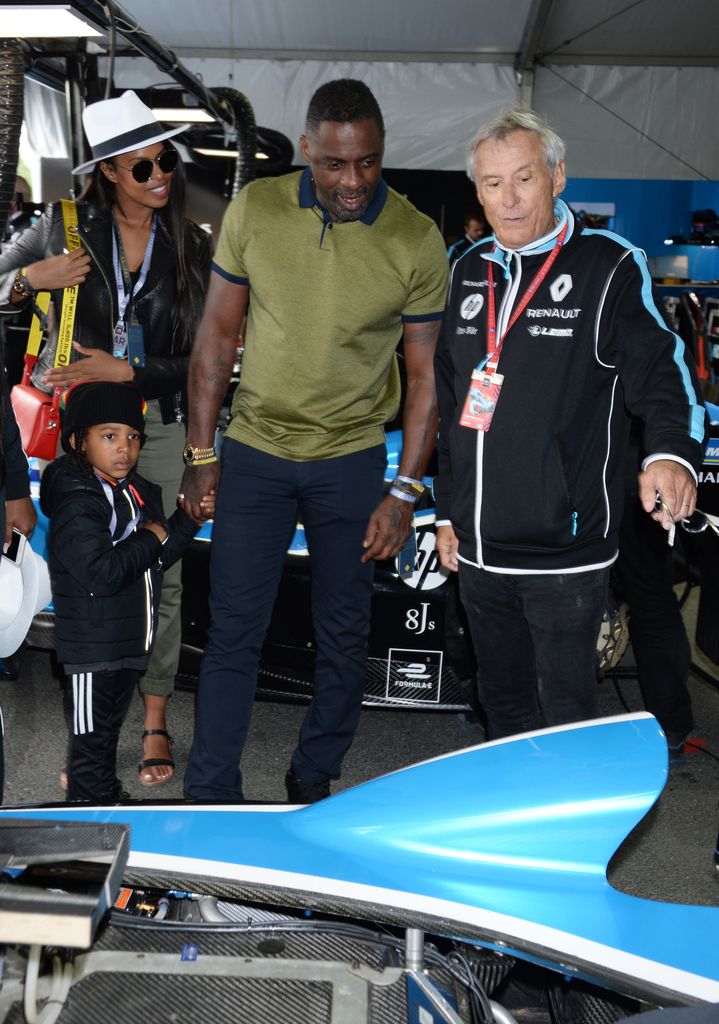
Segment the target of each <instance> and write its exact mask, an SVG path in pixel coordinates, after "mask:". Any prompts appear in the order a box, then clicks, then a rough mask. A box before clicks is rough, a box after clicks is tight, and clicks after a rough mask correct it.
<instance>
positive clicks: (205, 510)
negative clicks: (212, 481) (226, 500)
mask: <svg viewBox="0 0 719 1024" xmlns="http://www.w3.org/2000/svg"><path fill="white" fill-rule="evenodd" d="M216 498H217V491H214V490H212V491H210V492H209V493H208V494H206V495H205V496H204V497H202V498H200V509H201V510H202V518H203V519H214V518H215V499H216Z"/></svg>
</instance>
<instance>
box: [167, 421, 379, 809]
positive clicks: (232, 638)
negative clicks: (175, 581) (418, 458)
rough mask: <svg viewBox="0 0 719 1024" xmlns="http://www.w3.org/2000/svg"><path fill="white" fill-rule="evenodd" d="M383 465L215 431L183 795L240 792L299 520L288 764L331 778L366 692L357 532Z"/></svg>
mask: <svg viewBox="0 0 719 1024" xmlns="http://www.w3.org/2000/svg"><path fill="white" fill-rule="evenodd" d="M385 463H386V452H385V447H384V445H378V446H376V447H373V448H369V449H366V450H365V451H362V452H356V453H353V454H351V455H345V456H341V457H339V458H334V459H322V460H318V461H315V462H292V461H289V460H287V459H280V458H277V457H275V456H273V455H267V454H265V453H264V452H260V451H257V450H256V449H254V448H251V447H248V446H247V445H243V444H240V443H238V442H237V441H233V440H230V439H226V440H225V442H224V445H223V452H222V475H221V478H220V485H219V489H218V495H217V509H216V516H215V522H214V526H213V531H212V552H211V558H210V611H211V618H212V624H211V627H210V633H209V639H208V643H207V646H206V648H205V652H204V655H203V659H202V669H201V672H200V681H199V686H198V696H197V723H196V730H195V739H194V743H193V746H192V751H191V754H190V760H189V763H188V767H187V773H186V776H185V792H186V793H187V795H188V796H191V797H194V798H197V799H216V800H241V799H243V792H242V775H241V772H240V768H239V762H240V757H241V754H242V748H243V745H244V743H245V739H246V737H247V731H248V728H249V724H250V715H251V711H252V702H253V700H254V696H255V688H256V685H257V670H258V666H259V658H260V652H261V649H262V643H263V641H264V638H265V635H266V633H267V628H268V626H269V623H270V618H271V615H272V608H273V605H274V602H275V597H276V595H277V589H278V587H279V583H280V579H281V576H282V570H283V566H284V561H285V553H286V551H287V548H288V545H289V543H290V540H291V538H292V535H293V533H294V530H295V527H296V524H297V521H298V519H299V520H301V521H302V523H303V525H304V528H305V534H306V537H307V545H308V549H309V552H310V572H311V602H312V620H313V624H314V631H315V640H316V647H317V659H316V664H315V680H314V692H313V697H312V701H311V703H310V706H309V709H308V712H307V715H306V716H305V719H304V722H303V725H302V728H301V730H300V736H299V742H298V745H297V749H296V750H295V753H294V755H293V757H292V763H291V768H292V770H293V772H294V773H295V775H297V776H298V777H299V778H301V779H303V780H305V779H306V780H308V781H315V780H324V779H327V778H338V777H339V774H340V767H341V763H342V758H343V757H344V755H345V753H346V751H347V749H348V747H349V746H350V744H351V742H352V738H353V736H354V732H355V728H356V726H357V720H358V718H359V713H360V708H361V703H362V696H363V693H364V686H365V677H366V670H367V639H368V636H369V622H370V604H371V598H372V579H373V575H374V566H373V564H372V563H363V562H362V561H361V557H362V551H363V548H362V541H363V540H364V535H365V531H366V528H367V521H368V519H369V516H370V514H371V513H372V511H373V510H374V509H375V508H376V506H377V505H378V504H379V502H380V501H381V499H382V488H383V479H384V469H385Z"/></svg>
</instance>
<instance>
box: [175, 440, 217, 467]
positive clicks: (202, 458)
mask: <svg viewBox="0 0 719 1024" xmlns="http://www.w3.org/2000/svg"><path fill="white" fill-rule="evenodd" d="M182 458H183V459H184V460H185V465H186V466H206V465H209V463H210V462H217V452H216V451H215V449H214V448H196V447H195V445H194V444H186V445H185V448H184V451H183V452H182Z"/></svg>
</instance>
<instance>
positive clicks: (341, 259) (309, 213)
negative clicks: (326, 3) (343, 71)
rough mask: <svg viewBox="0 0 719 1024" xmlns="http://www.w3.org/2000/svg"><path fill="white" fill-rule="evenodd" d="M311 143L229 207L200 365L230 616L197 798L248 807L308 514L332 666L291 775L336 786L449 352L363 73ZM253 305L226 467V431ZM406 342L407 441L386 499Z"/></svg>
mask: <svg viewBox="0 0 719 1024" xmlns="http://www.w3.org/2000/svg"><path fill="white" fill-rule="evenodd" d="M300 144H301V148H302V153H303V156H304V157H305V159H306V160H307V162H308V164H309V167H308V168H307V169H306V170H305V171H302V172H298V173H294V174H289V175H285V176H283V177H280V178H274V179H262V180H259V181H256V182H253V183H251V184H250V185H248V186H247V187H246V188H245V189H243V190H242V192H241V193H240V194H239V196H237V197H236V198H235V199H234V200H233V202H232V203H231V204H230V206H229V208H228V210H227V213H226V215H225V219H224V222H223V225H222V231H221V234H220V240H219V244H218V248H217V254H216V259H215V264H214V266H213V274H212V276H211V283H210V289H209V293H208V298H207V305H206V309H205V314H204V317H203V320H202V323H201V325H200V328H199V332H198V336H197V340H196V343H195V346H194V350H193V354H192V358H191V361H190V370H189V404H190V414H189V426H188V438H187V439H188V446H187V449H186V461H187V462H188V467H187V469H186V471H185V476H184V478H183V482H182V487H181V497H180V501H181V502H182V503H183V505H184V507H185V509H186V510H187V511H188V512H191V514H195V513H199V502H200V498H201V497H202V496H203V495H204V494H206V493H208V491H209V490H211V489H212V488H213V487H215V486H216V485H217V483H218V479H219V493H218V500H217V512H216V518H215V524H214V527H213V540H212V556H211V563H210V572H211V587H210V607H211V612H212V626H211V629H210V634H209V640H208V644H207V647H206V649H205V653H204V657H203V663H202V671H201V675H200V683H199V690H198V705H197V728H196V734H195V741H194V745H193V748H192V753H191V756H190V762H189V765H188V769H187V775H186V778H185V789H186V792H187V794H188V795H189V796H191V797H194V798H196V799H217V800H241V799H243V792H242V776H241V773H240V769H239V761H240V757H241V753H242V747H243V744H244V741H245V738H246V735H247V730H248V727H249V721H250V713H251V707H252V701H253V698H254V692H255V686H256V680H257V669H258V663H259V655H260V650H261V647H262V642H263V640H264V637H265V633H266V631H267V627H268V625H269V621H270V617H271V613H272V607H273V604H274V600H275V596H276V593H277V588H278V585H279V581H280V577H281V575H282V568H283V565H284V557H285V552H286V550H287V546H288V544H289V541H290V539H291V537H292V534H293V532H294V529H295V524H296V522H297V520H298V519H300V520H301V521H302V523H303V524H304V528H305V533H306V536H307V541H308V547H309V551H310V564H311V577H312V615H313V623H314V629H315V637H316V642H317V659H316V666H315V684H314V694H313V698H312V702H311V704H310V707H309V709H308V712H307V715H306V717H305V720H304V723H303V725H302V729H301V731H300V737H299V742H298V745H297V749H296V750H295V753H294V755H293V757H292V762H291V765H290V770H289V771H288V773H287V776H286V779H285V781H286V785H287V792H288V797H289V799H290V800H291V801H293V802H298V803H310V802H313V801H315V800H319V799H322V798H323V797H325V796H328V795H329V792H330V780H331V779H336V778H338V777H339V774H340V767H341V763H342V758H343V757H344V754H345V753H346V751H347V749H348V747H349V745H350V743H351V742H352V737H353V735H354V732H355V728H356V725H357V720H358V717H359V712H360V706H361V701H362V695H363V692H364V684H365V673H366V662H367V638H368V634H369V620H370V600H371V594H372V577H373V560H374V559H383V558H389V557H391V556H393V555H395V554H397V552H398V551H399V550H400V548H401V546H402V544H403V543H404V541H405V540H406V538H407V536H408V534H409V531H410V526H411V520H412V509H413V502H414V501H415V500H416V497H417V492H418V491H419V490H420V489H421V488H420V487H419V486H418V485H417V482H418V481H421V479H422V476H423V474H424V471H425V468H426V465H427V461H428V459H429V456H430V454H431V451H432V448H433V447H434V441H435V435H436V428H437V413H436V402H435V390H434V370H433V355H434V349H435V344H436V340H437V334H438V331H439V325H440V321H441V317H442V311H443V309H444V300H445V292H446V285H447V261H446V255H445V250H444V244H443V242H442V238H441V236H440V233H439V231H438V230H437V227H436V225H435V224H434V222H433V221H432V220H431V219H430V218H428V217H426V216H424V214H421V213H419V212H418V211H417V210H415V208H414V207H413V206H412V205H411V204H410V203H408V202H407V201H406V200H405V199H403V198H402V197H401V196H399V195H398V194H397V193H396V192H394V191H393V190H392V189H389V188H388V187H387V185H386V184H385V183H384V181H383V180H382V178H381V166H382V154H383V150H384V124H383V120H382V114H381V112H380V109H379V107H378V105H377V102H376V100H375V98H374V96H373V95H372V93H371V92H370V91H369V89H367V87H366V86H364V85H363V84H362V83H361V82H358V81H354V80H351V79H342V80H340V81H335V82H329V83H327V84H326V85H324V86H322V87H321V88H320V89H318V90H317V92H316V93H315V95H314V96H313V98H312V100H311V101H310V105H309V109H308V112H307V121H306V128H305V134H304V135H303V136H302V138H301V140H300ZM245 313H246V314H247V326H246V330H245V352H244V357H243V366H242V379H241V382H240V385H239V386H238V388H237V391H236V393H235V397H234V401H233V406H232V420H231V423H230V426H229V427H228V430H227V435H226V439H225V442H224V445H223V451H222V472H221V476H220V466H219V464H218V462H217V460H216V459H215V457H214V453H213V451H212V444H213V439H214V431H215V424H216V421H217V414H218V410H219V406H220V403H221V401H222V397H223V396H224V394H225V392H226V389H227V384H228V381H229V377H230V373H231V370H232V363H233V359H234V353H235V345H236V342H237V337H238V334H239V330H240V325H241V323H242V319H243V317H244V315H245ZM400 338H402V340H403V342H404V358H405V364H406V370H407V394H406V400H405V409H404V420H403V428H404V447H403V451H402V458H401V461H400V467H399V473H398V477H397V479H396V480H395V482H394V484H393V486H392V488H391V491H390V494H388V495H387V496H386V497H384V498H383V496H382V494H383V478H384V469H385V448H384V431H383V424H384V423H386V422H387V421H388V420H389V419H391V418H392V417H393V416H394V415H395V413H396V410H397V407H398V404H399V398H400V387H399V374H398V370H397V361H396V357H395V350H396V347H397V344H398V342H399V340H400Z"/></svg>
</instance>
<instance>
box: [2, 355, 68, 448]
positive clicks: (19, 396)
mask: <svg viewBox="0 0 719 1024" xmlns="http://www.w3.org/2000/svg"><path fill="white" fill-rule="evenodd" d="M62 392H63V389H62V388H53V390H52V393H49V392H47V391H41V390H40V389H39V388H36V387H34V386H33V385H32V384H31V383H30V367H29V366H28V360H27V357H26V358H25V370H24V372H23V375H22V381H21V382H20V383H19V384H16V385H15V387H14V388H13V389H12V391H11V392H10V401H11V402H12V407H13V411H14V413H15V419H16V420H17V425H18V428H19V430H20V437H21V438H22V446H23V448H24V449H25V454H26V455H32V456H35V458H37V459H46V460H47V461H48V462H50V461H52V459H54V458H55V455H56V454H57V442H58V439H59V437H60V398H61V397H62Z"/></svg>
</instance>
